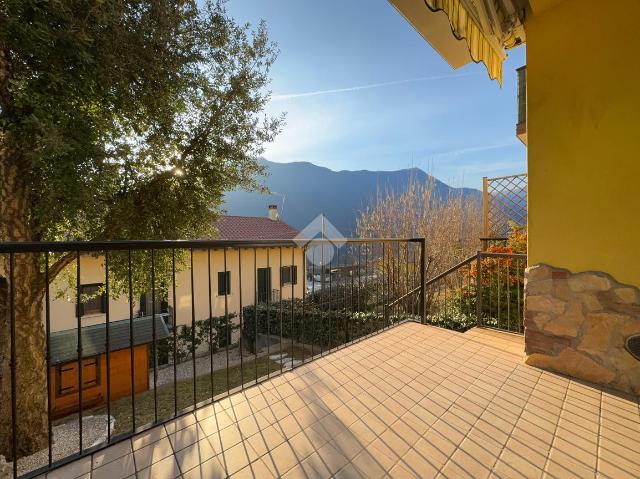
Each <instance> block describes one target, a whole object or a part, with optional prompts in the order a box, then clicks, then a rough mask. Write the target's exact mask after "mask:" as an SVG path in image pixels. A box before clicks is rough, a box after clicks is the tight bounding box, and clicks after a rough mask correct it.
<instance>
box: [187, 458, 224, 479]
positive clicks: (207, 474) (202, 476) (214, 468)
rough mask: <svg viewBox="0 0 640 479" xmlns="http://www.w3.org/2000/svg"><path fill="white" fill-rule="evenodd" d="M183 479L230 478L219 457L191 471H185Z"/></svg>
mask: <svg viewBox="0 0 640 479" xmlns="http://www.w3.org/2000/svg"><path fill="white" fill-rule="evenodd" d="M182 477H183V478H184V479H222V478H226V477H228V476H227V473H226V471H225V469H224V467H223V465H222V464H221V463H220V460H219V459H218V457H212V458H211V459H209V460H207V461H205V462H203V463H202V464H200V465H198V466H196V467H195V468H193V469H191V470H189V471H186V472H185V471H183V474H182Z"/></svg>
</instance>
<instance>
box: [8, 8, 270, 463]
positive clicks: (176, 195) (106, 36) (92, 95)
mask: <svg viewBox="0 0 640 479" xmlns="http://www.w3.org/2000/svg"><path fill="white" fill-rule="evenodd" d="M276 53H277V52H276V49H275V46H274V44H273V43H272V42H271V41H270V40H269V38H268V35H267V31H266V28H265V26H264V24H260V25H258V26H256V27H255V28H252V27H251V26H249V25H239V24H237V23H236V22H234V20H233V19H232V18H230V16H229V14H228V13H227V12H226V10H225V5H224V2H221V1H219V2H214V1H209V2H204V3H203V2H196V1H195V0H194V1H190V0H178V1H170V0H137V1H132V0H110V1H100V0H89V1H79V0H56V1H50V2H42V1H39V0H4V1H3V2H0V241H3V242H4V241H50V240H115V239H184V238H195V237H201V236H203V235H208V234H211V233H212V232H211V231H210V230H211V228H212V226H211V225H212V223H213V221H214V220H215V218H216V215H217V212H218V210H219V206H220V204H221V201H222V194H223V192H224V191H227V190H230V189H233V188H237V187H244V188H249V189H250V188H254V187H257V180H256V176H257V175H259V174H261V173H262V169H261V166H260V165H259V163H258V161H257V160H258V158H259V157H260V155H261V153H262V151H263V146H264V144H265V143H266V142H269V141H271V140H272V139H273V137H274V135H276V134H277V133H278V131H279V129H280V127H281V122H282V118H281V117H270V116H268V115H266V114H265V113H264V107H265V105H266V102H267V101H268V100H269V94H270V92H269V90H268V86H269V70H270V67H271V65H272V63H273V61H274V59H275V56H276ZM1 256H2V257H0V387H1V390H0V397H2V401H0V454H4V455H5V456H7V457H8V458H9V459H12V458H15V457H18V458H19V457H22V456H25V455H28V454H31V453H33V452H35V451H37V450H39V449H42V448H44V447H46V445H47V416H46V411H47V406H46V404H47V403H46V401H47V386H46V374H47V372H46V371H45V369H46V368H45V334H44V327H43V321H42V308H43V306H42V304H43V297H44V294H45V293H44V292H45V276H44V271H43V259H42V255H36V254H16V255H15V257H14V258H13V262H14V267H13V275H12V276H13V278H14V280H13V286H14V288H13V290H14V297H15V303H14V304H15V309H14V312H15V317H16V323H15V325H16V350H17V369H18V374H19V380H18V382H17V402H18V417H19V421H18V424H17V431H16V432H17V435H18V440H17V444H18V446H17V448H16V450H15V451H13V450H12V448H11V433H12V427H11V407H10V406H11V401H10V399H9V398H10V388H11V375H10V365H9V351H10V339H9V331H10V320H9V316H10V315H9V291H10V290H11V289H12V288H11V285H10V284H9V283H10V276H9V258H8V255H1ZM73 261H74V258H73V255H65V254H58V255H55V256H52V257H51V267H50V270H49V276H48V277H49V281H50V282H51V281H53V280H54V279H55V278H56V276H58V275H59V274H61V272H63V271H64V270H65V268H68V267H69V265H70V264H71V263H72V262H73ZM114 268H115V273H114V274H116V275H117V272H118V268H117V264H116V265H115V266H114Z"/></svg>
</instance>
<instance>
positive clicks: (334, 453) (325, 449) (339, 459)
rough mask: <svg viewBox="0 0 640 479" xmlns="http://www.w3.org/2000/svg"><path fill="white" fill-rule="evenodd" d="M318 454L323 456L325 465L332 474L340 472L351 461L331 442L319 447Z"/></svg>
mask: <svg viewBox="0 0 640 479" xmlns="http://www.w3.org/2000/svg"><path fill="white" fill-rule="evenodd" d="M318 455H319V456H320V457H321V458H322V460H323V462H324V465H325V466H326V467H327V469H329V471H331V473H332V474H335V473H336V472H338V471H339V470H340V469H342V468H343V467H344V466H345V465H346V464H347V463H348V462H349V460H348V459H347V458H346V457H345V456H343V455H342V454H340V452H338V450H337V449H336V448H335V446H334V445H332V444H331V443H328V444H325V445H324V446H322V447H321V448H320V449H318Z"/></svg>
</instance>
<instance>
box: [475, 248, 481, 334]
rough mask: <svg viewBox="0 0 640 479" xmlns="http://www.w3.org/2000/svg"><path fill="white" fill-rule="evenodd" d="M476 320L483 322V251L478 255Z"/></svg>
mask: <svg viewBox="0 0 640 479" xmlns="http://www.w3.org/2000/svg"><path fill="white" fill-rule="evenodd" d="M476 321H478V323H479V324H480V323H482V251H478V256H477V257H476Z"/></svg>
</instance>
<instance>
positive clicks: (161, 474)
mask: <svg viewBox="0 0 640 479" xmlns="http://www.w3.org/2000/svg"><path fill="white" fill-rule="evenodd" d="M179 475H180V469H179V468H178V463H177V462H176V459H175V458H174V457H173V456H170V457H167V458H165V459H163V460H162V461H159V462H156V463H155V464H153V465H152V466H150V467H147V468H146V469H142V470H141V471H139V472H138V479H174V478H176V477H178V476H179Z"/></svg>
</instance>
